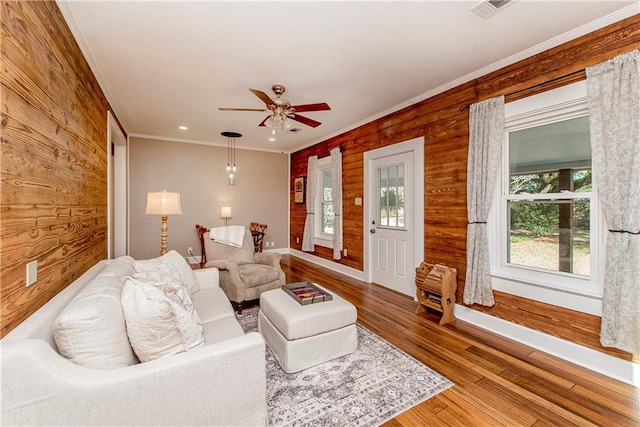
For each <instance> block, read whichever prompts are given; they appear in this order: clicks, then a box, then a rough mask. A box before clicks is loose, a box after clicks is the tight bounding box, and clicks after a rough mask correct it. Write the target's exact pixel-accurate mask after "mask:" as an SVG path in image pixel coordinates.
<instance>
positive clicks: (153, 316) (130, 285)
mask: <svg viewBox="0 0 640 427" xmlns="http://www.w3.org/2000/svg"><path fill="white" fill-rule="evenodd" d="M171 287H173V288H174V289H179V287H176V286H175V285H172V284H167V283H163V284H160V285H159V286H154V285H152V284H150V283H148V282H145V281H141V280H139V279H134V278H131V277H130V278H126V279H125V284H124V288H123V289H122V298H121V301H122V309H123V312H124V317H125V320H126V328H127V335H128V336H129V340H130V341H131V346H132V347H133V350H134V351H135V353H136V355H137V356H138V358H139V359H140V361H142V362H147V361H150V360H154V359H158V358H160V357H163V356H167V355H170V354H177V353H182V352H184V351H187V350H190V349H192V348H196V347H201V346H203V345H204V337H203V335H202V325H201V324H200V321H199V319H198V315H197V313H196V312H195V311H194V310H193V305H192V304H191V299H190V298H188V295H187V298H188V299H187V301H188V303H186V304H184V305H183V304H182V303H181V302H179V301H176V300H174V299H172V298H171V297H170V296H168V295H167V294H168V293H169V294H171V292H164V291H163V290H166V289H169V288H171ZM176 293H177V292H174V293H173V294H174V295H175V294H176Z"/></svg>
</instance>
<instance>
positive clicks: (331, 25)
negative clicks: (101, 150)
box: [58, 0, 640, 152]
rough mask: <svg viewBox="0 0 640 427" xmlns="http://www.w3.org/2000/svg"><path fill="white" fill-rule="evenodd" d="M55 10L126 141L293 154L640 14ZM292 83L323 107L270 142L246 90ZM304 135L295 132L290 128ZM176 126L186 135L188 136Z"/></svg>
mask: <svg viewBox="0 0 640 427" xmlns="http://www.w3.org/2000/svg"><path fill="white" fill-rule="evenodd" d="M58 4H59V6H60V8H61V10H62V12H63V14H64V16H65V19H66V20H67V22H68V23H69V26H70V27H71V29H72V31H73V33H74V35H75V37H76V39H77V40H78V44H79V45H80V47H81V48H82V50H83V52H84V54H85V56H86V57H87V60H88V62H89V64H90V65H91V67H92V69H93V71H94V74H95V75H96V77H97V78H98V81H99V83H100V85H101V87H102V89H103V90H104V92H105V94H106V96H107V98H108V100H109V102H110V104H111V105H112V107H113V109H114V111H115V114H116V115H117V117H118V119H119V120H120V121H121V123H122V124H123V126H124V127H125V129H126V131H127V132H128V133H129V135H133V136H150V137H154V138H160V139H168V140H177V141H192V142H199V143H206V144H213V145H226V143H227V140H226V138H225V137H223V136H221V135H220V132H223V131H236V132H240V133H242V134H243V135H244V136H243V137H242V138H239V139H238V140H237V141H236V143H237V146H238V148H252V149H260V150H272V151H284V152H290V151H295V150H296V149H299V148H302V147H304V146H308V145H310V144H311V143H314V142H318V141H320V140H323V139H326V137H329V136H333V135H337V134H339V133H341V132H342V131H344V130H348V129H350V128H353V127H355V126H356V125H357V124H362V123H365V122H367V121H370V120H372V119H374V118H377V117H381V116H382V115H384V114H387V113H389V112H392V111H394V110H396V109H399V108H402V107H405V106H407V105H410V104H412V103H415V102H417V101H420V100H422V99H425V98H426V97H428V96H431V95H433V94H435V93H438V92H440V91H442V90H444V89H448V88H451V87H454V86H456V85H457V84H460V83H462V82H465V81H468V80H470V79H471V78H474V77H479V76H480V75H483V74H486V73H487V72H490V71H493V70H495V69H498V68H500V67H503V66H505V65H507V64H509V63H513V62H515V61H516V60H519V59H523V58H525V57H527V56H530V55H531V54H534V53H537V52H540V51H542V50H544V49H548V48H549V47H552V46H555V45H558V44H560V43H562V42H565V41H567V40H569V39H572V38H575V37H577V36H579V35H582V34H585V33H587V32H590V31H593V30H594V29H597V28H600V27H603V26H605V25H607V24H609V23H611V22H615V21H617V20H620V19H622V18H624V17H627V16H631V15H633V14H635V13H639V12H640V9H639V2H638V1H613V0H605V1H578V0H573V1H535V0H515V1H514V2H513V3H512V4H510V5H508V6H507V7H505V8H503V9H502V10H501V11H500V12H498V13H497V14H496V15H494V16H493V17H491V18H489V19H483V18H481V17H479V16H478V15H476V14H475V13H473V12H472V11H471V9H472V8H473V7H474V6H475V5H476V4H478V1H410V2H401V1H373V2H367V1H353V2H346V1H345V2H340V1H319V2H311V1H296V2H291V1H290V2H272V1H258V2H245V1H226V2H221V1H216V2H214V1H142V2H133V1H95V0H85V1H62V0H58ZM274 83H279V84H283V85H284V86H286V88H287V90H286V93H285V94H284V98H286V99H288V100H289V101H290V102H291V103H292V104H293V105H299V104H310V103H316V102H326V103H328V104H329V105H330V106H331V111H319V112H310V113H303V114H302V115H304V116H306V117H309V118H312V119H314V120H317V121H320V122H322V125H320V126H318V127H317V128H315V129H313V128H311V127H308V126H305V125H303V124H299V125H298V124H297V123H296V127H298V128H300V129H301V130H300V131H299V132H298V133H295V134H292V133H287V134H286V135H284V136H283V137H282V138H280V139H279V140H278V141H276V142H275V143H274V142H268V141H267V139H268V136H269V130H268V129H267V128H265V127H258V124H259V123H260V122H261V121H262V120H263V119H264V118H265V117H266V113H261V112H221V111H218V107H239V108H262V107H263V106H264V104H263V103H262V102H261V101H260V100H259V99H258V98H257V97H256V96H254V95H253V94H252V93H251V92H250V91H249V88H254V89H259V90H262V91H264V92H265V93H267V94H268V95H272V92H271V86H272V85H273V84H274ZM294 123H295V122H294ZM179 125H185V126H188V130H186V131H181V130H179V129H178V126H179Z"/></svg>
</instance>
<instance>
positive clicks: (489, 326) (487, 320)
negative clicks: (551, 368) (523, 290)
mask: <svg viewBox="0 0 640 427" xmlns="http://www.w3.org/2000/svg"><path fill="white" fill-rule="evenodd" d="M454 313H455V316H456V317H457V318H458V319H460V320H462V321H465V322H467V323H471V324H472V325H475V326H478V327H480V328H482V329H486V330H488V331H491V332H495V333H496V334H499V335H501V336H503V337H505V338H509V339H512V340H514V341H517V342H519V343H521V344H525V345H528V346H529V347H532V348H535V349H537V350H540V351H542V352H545V353H548V354H551V355H553V356H556V357H559V358H561V359H564V360H566V361H568V362H571V363H574V364H576V365H578V366H582V367H583V368H587V369H589V370H591V371H595V372H598V373H601V374H603V375H606V376H608V377H611V378H614V379H616V380H619V381H622V382H624V383H627V384H630V385H633V386H635V387H640V364H637V363H633V362H630V361H627V360H623V359H620V358H618V357H614V356H610V355H608V354H606V353H602V352H599V351H597V350H593V349H591V348H588V347H584V346H582V345H579V344H575V343H572V342H570V341H566V340H563V339H561V338H557V337H554V336H553V335H549V334H545V333H543V332H539V331H536V330H534V329H530V328H527V327H525V326H521V325H518V324H516V323H513V322H509V321H507V320H504V319H500V318H498V317H495V316H491V315H490V314H486V313H483V312H481V311H478V310H473V309H471V308H468V307H465V306H463V305H460V304H456V306H455V308H454Z"/></svg>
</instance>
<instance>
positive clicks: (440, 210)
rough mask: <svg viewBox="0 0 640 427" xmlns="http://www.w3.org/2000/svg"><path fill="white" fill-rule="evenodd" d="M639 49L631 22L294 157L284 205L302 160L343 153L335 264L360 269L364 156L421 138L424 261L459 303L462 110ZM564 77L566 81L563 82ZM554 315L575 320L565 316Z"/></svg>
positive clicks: (325, 253) (500, 312)
mask: <svg viewBox="0 0 640 427" xmlns="http://www.w3.org/2000/svg"><path fill="white" fill-rule="evenodd" d="M638 47H640V15H635V16H633V17H630V18H628V19H625V20H623V21H620V22H617V23H614V24H612V25H609V26H607V27H606V28H603V29H600V30H598V31H595V32H593V33H590V34H588V35H585V36H583V37H580V38H577V39H575V40H573V41H570V42H567V43H565V44H562V45H560V46H558V47H555V48H553V49H550V50H547V51H545V52H542V53H540V54H537V55H535V56H532V57H530V58H527V59H525V60H522V61H520V62H517V63H515V64H513V65H510V66H508V67H505V68H502V69H500V70H498V71H495V72H493V73H490V74H488V75H485V76H483V77H480V78H477V79H475V80H473V81H470V82H468V83H465V84H462V85H460V86H458V87H456V88H453V89H451V90H448V91H446V92H444V93H441V94H439V95H436V96H434V97H432V98H429V99H426V100H424V101H421V102H419V103H417V104H414V105H412V106H409V107H406V108H404V109H402V110H400V111H397V112H395V113H392V114H390V115H388V116H385V117H382V118H380V119H378V120H375V121H373V122H370V123H367V124H365V125H362V126H360V127H358V128H356V129H353V130H351V131H349V132H346V133H344V134H342V135H338V136H336V137H334V138H331V139H329V140H326V141H323V142H321V143H318V144H316V145H313V146H311V147H308V148H305V149H303V150H300V151H298V152H296V153H293V154H292V156H291V185H290V191H291V200H293V178H295V177H297V176H306V174H307V157H309V156H311V155H318V156H319V157H323V156H326V155H328V153H329V150H331V149H332V148H334V147H336V146H342V148H343V153H342V154H343V174H344V177H343V180H344V185H343V220H344V225H345V226H344V230H345V231H344V247H345V248H346V249H347V250H348V257H346V258H343V259H342V260H340V261H338V262H339V263H340V264H344V265H347V266H349V267H352V268H355V269H357V270H362V269H363V243H364V241H363V226H364V224H363V221H364V211H363V206H355V205H354V198H356V197H363V195H364V163H363V160H364V152H365V151H369V150H372V149H376V148H380V147H384V146H386V145H390V144H394V143H398V142H402V141H406V140H409V139H412V138H416V137H421V136H422V137H424V139H425V147H424V151H425V159H424V191H425V201H424V202H425V209H424V218H425V221H424V259H425V260H427V261H430V262H438V263H442V264H446V265H450V266H453V267H456V268H457V270H458V291H457V294H458V295H457V298H458V301H462V293H463V289H464V278H465V274H466V232H467V207H466V203H467V202H466V196H467V195H466V185H467V184H466V179H467V146H468V143H469V125H468V122H469V110H468V108H465V107H467V106H468V105H469V104H472V103H475V102H478V101H482V100H485V99H489V98H492V97H496V96H500V95H506V96H507V100H508V101H509V100H515V99H517V98H520V97H523V96H530V95H532V94H533V93H535V92H537V91H541V90H546V89H550V88H553V87H557V86H558V85H562V84H567V83H571V82H573V81H575V80H576V79H579V78H581V76H584V73H582V74H581V73H580V72H581V71H582V70H584V68H585V67H588V66H591V65H594V64H598V63H600V62H603V61H606V60H608V59H610V58H612V57H614V56H616V55H619V54H622V53H625V52H628V51H631V50H633V49H636V48H638ZM568 75H569V77H568V78H565V76H568ZM582 78H583V77H582ZM530 88H532V89H530ZM290 211H291V234H290V247H291V248H294V249H298V250H301V246H302V245H301V243H302V234H303V231H304V220H305V216H306V210H305V205H296V204H293V203H292V204H291V206H290ZM314 254H315V255H317V256H319V257H322V258H325V259H327V260H329V261H333V260H332V252H331V251H330V250H328V249H325V248H322V247H317V246H316V252H315V253H314ZM333 262H335V261H333ZM496 301H497V304H496V306H495V307H494V308H481V310H482V311H485V312H487V313H489V314H493V315H497V316H499V317H502V318H505V319H507V320H510V321H514V322H517V323H520V324H523V325H525V326H528V327H532V328H534V329H538V330H542V331H544V332H547V333H551V334H554V335H560V334H561V329H562V328H563V323H562V322H561V321H558V322H540V321H539V319H538V320H536V321H535V322H533V321H529V320H528V319H527V318H522V316H517V315H516V313H517V311H518V306H520V307H522V306H530V303H531V301H530V300H525V299H522V298H515V300H514V299H513V298H510V299H509V301H503V300H502V295H500V294H498V295H496ZM476 308H478V307H476ZM532 309H533V310H538V314H539V315H540V316H538V317H543V316H542V315H543V314H544V313H545V312H547V313H548V310H551V309H557V307H555V308H554V307H552V306H549V305H546V304H537V305H535V306H534V307H533V308H532ZM560 311H561V312H570V313H574V312H571V311H570V310H564V309H560ZM547 317H548V316H547ZM591 317H593V316H591ZM556 320H557V319H556ZM586 322H587V323H589V326H588V327H589V328H592V326H593V325H592V323H593V319H589V320H588V321H586ZM550 325H551V326H550ZM576 334H580V332H579V331H578V332H577V333H576ZM568 339H573V340H575V341H577V342H582V341H585V342H588V343H589V344H588V345H589V346H591V347H593V348H597V349H598V350H600V351H605V352H608V353H611V354H614V355H616V356H618V357H623V358H626V359H629V358H630V357H631V356H630V355H628V354H626V353H623V352H618V351H615V350H607V349H603V348H602V347H601V346H600V345H599V343H598V342H597V339H593V337H588V338H585V339H582V338H581V337H577V336H571V337H568Z"/></svg>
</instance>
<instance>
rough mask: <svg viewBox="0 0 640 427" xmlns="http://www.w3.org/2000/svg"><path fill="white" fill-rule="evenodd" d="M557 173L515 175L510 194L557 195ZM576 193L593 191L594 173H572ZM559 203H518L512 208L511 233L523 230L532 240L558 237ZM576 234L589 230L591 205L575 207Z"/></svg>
mask: <svg viewBox="0 0 640 427" xmlns="http://www.w3.org/2000/svg"><path fill="white" fill-rule="evenodd" d="M558 181H559V174H558V172H550V173H540V174H531V175H514V176H512V177H511V179H510V192H511V194H546V193H558V192H560V189H559V182H558ZM573 184H574V190H573V191H574V192H590V191H591V171H590V170H582V171H575V172H574V173H573ZM558 206H559V205H558V202H557V201H517V202H511V203H510V205H509V214H510V223H511V230H512V231H516V230H521V231H522V232H524V234H526V235H527V236H528V237H529V238H535V237H541V236H552V235H555V234H557V233H558V221H559V209H558ZM572 211H573V228H574V231H576V232H580V231H586V232H588V230H589V201H588V200H574V202H573V203H572Z"/></svg>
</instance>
